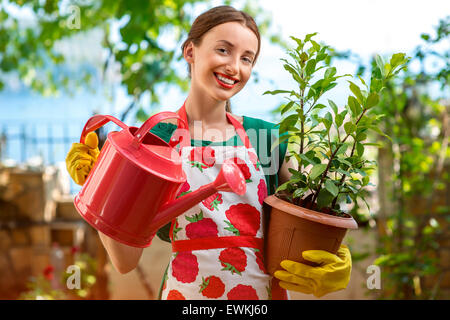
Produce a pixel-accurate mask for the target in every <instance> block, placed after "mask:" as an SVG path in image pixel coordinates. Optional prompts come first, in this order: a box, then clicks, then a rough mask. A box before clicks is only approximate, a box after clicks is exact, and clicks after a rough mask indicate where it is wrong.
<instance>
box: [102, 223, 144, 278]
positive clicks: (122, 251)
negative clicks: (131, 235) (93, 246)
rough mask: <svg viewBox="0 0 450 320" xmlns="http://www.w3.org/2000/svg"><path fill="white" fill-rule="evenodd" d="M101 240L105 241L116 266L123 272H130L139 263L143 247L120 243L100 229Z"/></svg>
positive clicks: (104, 244)
mask: <svg viewBox="0 0 450 320" xmlns="http://www.w3.org/2000/svg"><path fill="white" fill-rule="evenodd" d="M98 234H99V236H100V240H101V241H102V243H103V246H104V247H105V249H106V251H107V252H108V255H109V258H110V260H111V262H112V264H113V266H114V268H115V269H116V270H117V271H118V272H120V273H122V274H125V273H128V272H130V271H131V270H133V269H134V268H136V266H137V265H138V263H139V259H140V258H141V255H142V251H143V248H136V247H131V246H127V245H125V244H123V243H120V242H118V241H116V240H114V239H112V238H110V237H108V236H107V235H105V234H104V233H102V232H100V231H98Z"/></svg>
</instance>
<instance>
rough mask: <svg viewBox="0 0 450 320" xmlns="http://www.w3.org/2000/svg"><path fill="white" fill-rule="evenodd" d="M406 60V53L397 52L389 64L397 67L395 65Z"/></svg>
mask: <svg viewBox="0 0 450 320" xmlns="http://www.w3.org/2000/svg"><path fill="white" fill-rule="evenodd" d="M404 60H405V54H404V53H395V54H393V55H392V57H391V60H390V61H389V64H390V65H391V68H392V69H395V67H397V66H399V65H400V64H402V63H403V62H404Z"/></svg>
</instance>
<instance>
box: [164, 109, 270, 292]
mask: <svg viewBox="0 0 450 320" xmlns="http://www.w3.org/2000/svg"><path fill="white" fill-rule="evenodd" d="M178 114H179V115H180V116H181V118H182V119H183V120H185V121H186V123H187V116H186V110H185V106H184V105H183V107H182V108H181V109H180V110H179V111H178ZM227 119H228V121H229V122H231V124H233V126H234V127H235V129H236V132H237V133H238V135H239V137H240V138H241V140H242V142H243V143H244V145H243V146H208V147H195V146H194V147H193V146H187V145H185V146H184V147H182V149H181V158H182V160H183V170H184V172H185V173H186V176H187V181H186V183H185V184H184V185H183V186H182V188H181V190H180V193H179V195H178V197H182V196H183V195H184V194H186V193H189V192H192V191H194V190H196V189H197V188H199V187H200V186H203V185H205V184H208V183H210V182H212V181H214V180H215V179H216V177H217V174H218V173H219V171H220V169H221V166H222V163H223V161H224V160H225V159H228V158H232V159H233V160H234V162H235V163H236V164H237V165H238V166H239V168H240V169H241V171H242V173H243V175H244V177H245V179H246V193H245V194H244V195H243V196H238V195H236V194H235V193H232V192H217V193H215V194H213V195H212V196H210V197H208V198H207V199H205V200H203V201H202V202H201V203H199V204H197V205H196V206H194V207H192V208H191V209H189V210H187V211H186V212H185V213H183V214H182V215H180V216H178V217H177V218H176V219H175V220H173V221H172V224H171V228H170V238H171V240H172V253H173V254H172V256H171V259H170V262H169V267H168V270H167V275H166V279H165V281H164V285H163V291H162V295H161V298H162V299H163V300H165V299H168V300H179V299H189V300H193V299H195V300H199V299H225V300H226V299H228V300H241V299H245V300H267V299H271V298H272V285H271V284H272V277H271V276H270V275H269V274H268V273H267V272H266V270H265V267H264V261H263V230H264V229H263V228H264V226H263V220H264V219H263V216H262V212H263V209H262V205H263V200H264V198H265V197H266V196H267V187H266V180H265V176H264V173H263V170H262V167H261V165H260V163H259V161H258V157H257V153H256V151H255V149H253V147H252V146H251V144H250V140H249V139H248V136H247V134H246V133H245V130H244V128H243V126H242V124H241V123H240V122H239V121H237V120H236V119H235V118H234V117H233V116H231V115H230V114H229V113H227Z"/></svg>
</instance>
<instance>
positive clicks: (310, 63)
mask: <svg viewBox="0 0 450 320" xmlns="http://www.w3.org/2000/svg"><path fill="white" fill-rule="evenodd" d="M315 35H316V33H313V34H308V35H306V37H305V38H304V39H303V40H301V39H298V38H295V37H291V39H293V40H294V41H295V42H296V44H297V47H296V48H295V49H293V50H292V49H289V50H288V55H289V56H290V57H291V58H292V61H288V60H286V59H281V60H282V61H283V62H284V69H286V70H287V71H288V72H289V73H290V75H291V76H292V78H293V79H294V81H295V84H296V87H297V89H295V90H275V91H266V92H265V93H264V94H271V95H277V94H283V95H284V97H285V98H286V99H287V102H286V103H285V104H283V105H282V106H281V108H280V112H281V116H282V120H281V121H280V122H279V133H280V135H279V138H278V141H276V142H275V143H274V146H273V148H274V147H276V146H277V145H278V144H279V143H283V142H286V143H287V144H288V151H289V152H288V154H287V155H286V159H287V160H289V159H290V158H292V157H293V158H294V163H296V169H289V171H290V173H291V174H292V175H291V177H290V179H289V181H287V182H285V183H283V184H281V185H280V186H279V187H278V188H277V190H276V192H275V194H274V195H272V196H269V197H267V198H266V199H265V200H264V202H265V204H266V205H268V206H270V212H271V213H270V221H269V225H268V234H267V236H266V250H265V252H266V265H267V269H268V271H269V273H271V274H272V275H273V273H274V272H275V270H277V269H279V268H280V267H279V265H280V262H281V261H282V260H284V259H289V260H294V261H298V262H302V263H306V264H310V265H311V264H312V263H311V262H308V261H306V260H304V259H302V256H301V252H302V251H304V250H310V249H320V250H326V251H329V252H332V253H336V252H337V250H338V249H339V246H340V244H341V242H342V240H343V238H344V236H345V233H346V231H347V229H356V228H357V223H356V221H355V220H354V219H353V217H352V216H351V215H349V214H348V213H346V212H345V211H346V210H345V208H344V204H346V205H351V204H352V203H356V202H357V201H358V200H359V199H361V200H362V201H364V202H365V203H366V204H367V201H366V199H365V198H364V195H365V194H364V193H363V190H364V189H365V188H366V187H367V186H369V185H370V184H371V183H370V178H369V172H370V171H371V170H373V169H374V168H375V163H374V161H371V160H368V159H365V158H364V157H363V155H364V151H365V148H366V147H368V146H376V144H374V143H371V142H369V141H367V138H368V133H369V132H371V131H374V132H375V133H376V134H381V135H385V134H384V133H383V132H382V131H381V130H380V129H379V128H378V126H377V122H378V121H379V120H380V118H381V117H382V116H383V115H381V114H376V113H374V112H371V110H372V108H373V107H374V106H376V105H377V103H378V101H379V97H380V92H381V90H382V89H383V86H384V84H385V82H386V81H387V80H388V79H390V78H392V77H394V76H395V75H396V74H397V73H398V72H400V71H401V70H402V69H404V68H406V63H407V61H408V59H409V58H407V57H406V56H405V54H403V53H396V54H394V55H392V57H391V58H390V60H389V62H385V61H383V58H382V57H380V56H376V57H375V62H374V63H373V68H372V74H371V79H370V84H366V82H365V81H364V80H363V79H362V78H361V77H358V78H359V81H358V83H361V84H360V85H358V84H356V83H355V82H356V81H355V80H353V79H352V80H353V81H350V80H348V83H349V89H350V91H351V94H350V95H349V96H348V99H347V103H346V104H345V106H343V107H342V108H339V107H338V105H337V104H336V103H335V102H333V101H332V100H330V99H328V100H327V104H328V106H327V105H325V104H323V103H321V100H322V99H320V98H321V97H322V96H323V95H324V94H325V93H326V92H328V91H330V90H331V89H333V88H334V87H335V86H336V85H337V80H338V79H339V78H341V77H350V78H353V77H352V76H351V75H348V74H346V75H336V68H335V67H333V66H330V61H331V53H330V49H329V48H328V47H327V46H325V45H321V44H319V43H317V42H316V41H314V40H313V39H312V38H313V37H314V36H315ZM320 70H322V71H320ZM319 71H320V72H319Z"/></svg>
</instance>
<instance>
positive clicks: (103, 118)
mask: <svg viewBox="0 0 450 320" xmlns="http://www.w3.org/2000/svg"><path fill="white" fill-rule="evenodd" d="M109 121H112V122H114V123H115V124H117V125H118V126H119V127H121V128H122V129H128V126H127V125H126V124H125V123H123V122H122V121H120V120H119V119H116V118H114V117H113V116H107V115H101V114H98V115H95V116H93V117H90V118H89V120H88V121H87V122H86V124H85V125H84V128H83V131H82V132H81V137H80V143H84V139H85V138H86V136H87V134H88V133H89V132H91V131H95V130H97V129H98V128H100V127H103V126H104V125H105V124H107V123H108V122H109Z"/></svg>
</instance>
